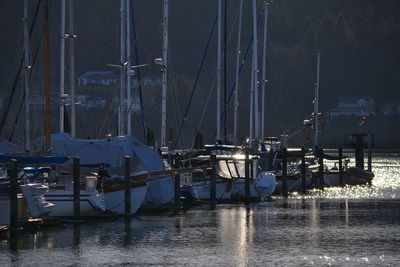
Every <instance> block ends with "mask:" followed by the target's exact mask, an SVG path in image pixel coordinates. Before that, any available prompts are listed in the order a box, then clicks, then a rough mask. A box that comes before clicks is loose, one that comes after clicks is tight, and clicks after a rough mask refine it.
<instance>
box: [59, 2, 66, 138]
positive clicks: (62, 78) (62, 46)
mask: <svg viewBox="0 0 400 267" xmlns="http://www.w3.org/2000/svg"><path fill="white" fill-rule="evenodd" d="M60 42H61V43H60V50H61V51H60V52H61V53H60V54H61V56H60V132H61V133H62V132H64V112H65V107H64V103H63V96H64V92H65V0H61V36H60Z"/></svg>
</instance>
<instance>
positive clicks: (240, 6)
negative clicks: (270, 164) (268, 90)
mask: <svg viewBox="0 0 400 267" xmlns="http://www.w3.org/2000/svg"><path fill="white" fill-rule="evenodd" d="M242 14H243V0H240V4H239V22H238V39H237V47H236V79H235V106H234V113H233V114H234V115H233V116H234V117H233V144H234V145H237V143H238V137H237V124H238V118H237V114H238V108H239V69H240V54H241V50H240V39H241V38H242Z"/></svg>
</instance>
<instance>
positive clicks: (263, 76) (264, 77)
mask: <svg viewBox="0 0 400 267" xmlns="http://www.w3.org/2000/svg"><path fill="white" fill-rule="evenodd" d="M264 5H265V6H264V40H263V41H264V42H263V45H264V46H263V63H262V64H263V73H262V83H261V138H264V137H265V132H264V131H265V95H266V92H265V91H266V88H267V63H266V61H267V33H268V31H267V30H268V7H269V3H268V2H267V1H266V2H265V3H264Z"/></svg>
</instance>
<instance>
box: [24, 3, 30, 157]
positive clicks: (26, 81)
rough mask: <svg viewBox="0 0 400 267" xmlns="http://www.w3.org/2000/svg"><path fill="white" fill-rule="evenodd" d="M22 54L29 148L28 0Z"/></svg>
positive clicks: (28, 142) (25, 8)
mask: <svg viewBox="0 0 400 267" xmlns="http://www.w3.org/2000/svg"><path fill="white" fill-rule="evenodd" d="M23 20H24V50H25V51H24V54H25V68H24V78H25V79H24V80H25V81H24V83H25V99H24V101H25V149H26V150H27V151H30V149H31V137H30V135H31V131H30V107H29V95H30V94H29V93H30V91H29V73H30V69H31V66H30V62H29V33H28V0H24V19H23Z"/></svg>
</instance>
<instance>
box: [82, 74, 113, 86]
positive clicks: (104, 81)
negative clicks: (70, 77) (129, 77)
mask: <svg viewBox="0 0 400 267" xmlns="http://www.w3.org/2000/svg"><path fill="white" fill-rule="evenodd" d="M117 83H119V78H118V77H117V76H116V75H115V74H114V73H113V72H112V71H88V72H85V73H84V74H83V75H81V76H80V77H79V78H78V85H80V86H85V85H105V86H109V85H115V84H117Z"/></svg>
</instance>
